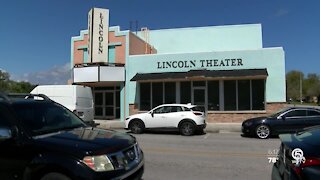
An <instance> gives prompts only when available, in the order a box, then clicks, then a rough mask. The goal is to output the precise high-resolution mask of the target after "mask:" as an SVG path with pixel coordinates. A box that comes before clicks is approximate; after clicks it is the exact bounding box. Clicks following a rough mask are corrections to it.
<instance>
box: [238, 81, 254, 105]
mask: <svg viewBox="0 0 320 180" xmlns="http://www.w3.org/2000/svg"><path fill="white" fill-rule="evenodd" d="M250 101H251V98H250V80H238V110H250Z"/></svg>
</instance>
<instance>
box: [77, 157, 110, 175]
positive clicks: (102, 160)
mask: <svg viewBox="0 0 320 180" xmlns="http://www.w3.org/2000/svg"><path fill="white" fill-rule="evenodd" d="M83 163H84V164H86V165H87V166H88V167H90V168H91V169H92V170H94V171H98V172H101V171H112V170H114V167H113V165H112V163H111V161H110V159H109V158H108V157H107V156H106V155H100V156H86V157H84V158H83Z"/></svg>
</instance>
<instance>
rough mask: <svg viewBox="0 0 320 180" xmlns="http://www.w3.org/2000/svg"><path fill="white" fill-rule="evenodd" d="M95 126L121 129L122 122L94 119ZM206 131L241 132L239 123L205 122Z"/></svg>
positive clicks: (122, 126)
mask: <svg viewBox="0 0 320 180" xmlns="http://www.w3.org/2000/svg"><path fill="white" fill-rule="evenodd" d="M94 121H95V122H96V123H97V124H99V125H98V126H97V127H100V128H104V129H123V128H124V122H123V121H119V120H94ZM205 131H206V132H210V133H221V132H241V123H207V127H206V129H205Z"/></svg>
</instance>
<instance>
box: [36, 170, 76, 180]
mask: <svg viewBox="0 0 320 180" xmlns="http://www.w3.org/2000/svg"><path fill="white" fill-rule="evenodd" d="M57 179H59V180H71V179H70V178H69V177H67V176H66V175H63V174H61V173H57V172H51V173H48V174H46V175H44V176H43V177H42V178H41V180H57Z"/></svg>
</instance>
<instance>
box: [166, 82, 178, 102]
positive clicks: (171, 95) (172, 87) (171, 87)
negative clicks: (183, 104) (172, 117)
mask: <svg viewBox="0 0 320 180" xmlns="http://www.w3.org/2000/svg"><path fill="white" fill-rule="evenodd" d="M164 86H165V90H164V95H165V96H164V103H166V104H173V103H176V83H175V82H166V83H164Z"/></svg>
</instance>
